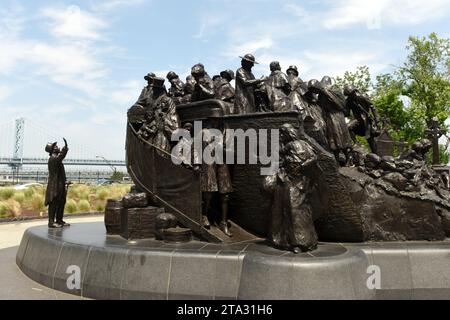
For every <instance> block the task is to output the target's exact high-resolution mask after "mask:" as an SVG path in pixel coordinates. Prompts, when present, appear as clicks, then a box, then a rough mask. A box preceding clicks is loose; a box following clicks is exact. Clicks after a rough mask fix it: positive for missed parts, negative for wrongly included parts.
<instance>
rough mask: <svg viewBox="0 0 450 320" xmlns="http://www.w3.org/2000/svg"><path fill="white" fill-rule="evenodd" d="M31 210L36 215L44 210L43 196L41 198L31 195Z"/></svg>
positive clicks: (38, 195) (37, 195)
mask: <svg viewBox="0 0 450 320" xmlns="http://www.w3.org/2000/svg"><path fill="white" fill-rule="evenodd" d="M31 209H33V210H34V211H36V213H38V212H41V211H42V210H44V209H45V205H44V196H42V195H40V194H35V195H33V197H32V199H31Z"/></svg>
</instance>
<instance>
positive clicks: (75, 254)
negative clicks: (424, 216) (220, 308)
mask: <svg viewBox="0 0 450 320" xmlns="http://www.w3.org/2000/svg"><path fill="white" fill-rule="evenodd" d="M16 260H17V265H18V266H19V268H20V269H21V270H22V271H23V272H24V273H25V274H26V275H27V276H28V277H30V278H31V279H33V280H35V281H37V282H39V283H41V284H43V285H45V286H47V287H51V288H54V289H56V290H59V291H63V292H67V293H72V294H75V295H80V296H83V297H88V298H94V299H233V300H234V299H257V300H258V299H274V300H275V299H450V241H444V242H433V243H431V242H403V243H370V244H345V245H343V244H331V243H326V244H325V243H323V244H321V245H320V246H319V248H318V249H317V250H316V251H313V252H311V253H302V254H299V255H294V254H293V253H290V252H285V251H279V250H276V249H273V248H271V247H268V246H266V245H265V244H264V242H262V241H247V242H242V243H235V244H231V245H217V244H208V243H204V242H199V241H192V242H190V243H185V244H179V245H177V244H171V243H164V242H161V241H157V240H140V241H127V240H125V239H122V238H120V237H118V236H107V235H106V231H105V227H104V225H103V223H101V222H99V223H82V224H75V225H72V226H71V227H69V228H65V229H63V230H55V229H53V230H49V229H47V227H44V226H42V227H34V228H30V229H28V230H27V231H26V233H25V235H24V237H23V239H22V242H21V245H20V249H19V251H18V253H17V258H16ZM372 265H375V266H378V267H379V271H380V274H379V276H380V277H379V279H380V282H379V283H380V286H381V287H380V289H378V290H376V289H375V290H373V289H370V288H369V287H368V285H367V283H368V279H369V277H370V276H371V275H372V273H368V268H369V267H370V266H372ZM70 266H78V267H79V270H80V271H81V274H80V283H81V285H80V288H79V289H76V288H75V289H72V290H71V289H69V288H68V285H67V280H68V278H69V277H70V276H71V273H67V271H68V268H69V267H70ZM69 271H70V269H69ZM369 271H371V269H370V268H369ZM69 280H73V277H72V278H69ZM69 282H71V281H69ZM72 283H74V282H73V281H72ZM369 283H370V284H376V283H377V282H376V281H369Z"/></svg>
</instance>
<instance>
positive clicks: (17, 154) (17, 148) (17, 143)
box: [13, 118, 25, 164]
mask: <svg viewBox="0 0 450 320" xmlns="http://www.w3.org/2000/svg"><path fill="white" fill-rule="evenodd" d="M24 137H25V118H19V119H16V129H15V137H14V151H13V160H15V161H20V164H22V158H23V140H24Z"/></svg>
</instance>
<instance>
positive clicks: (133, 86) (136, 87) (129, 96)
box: [110, 80, 143, 107]
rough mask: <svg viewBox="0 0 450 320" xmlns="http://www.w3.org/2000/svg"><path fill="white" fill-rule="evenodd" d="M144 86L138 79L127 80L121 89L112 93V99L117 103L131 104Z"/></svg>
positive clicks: (125, 105)
mask: <svg viewBox="0 0 450 320" xmlns="http://www.w3.org/2000/svg"><path fill="white" fill-rule="evenodd" d="M142 87H143V84H142V82H140V81H137V80H132V81H128V82H125V83H124V84H123V85H121V87H120V88H119V89H117V90H115V91H114V92H112V93H111V95H110V99H111V101H112V102H114V103H115V104H116V105H123V106H124V107H127V106H131V105H132V104H133V103H134V102H135V101H136V100H137V98H138V96H139V93H140V90H142Z"/></svg>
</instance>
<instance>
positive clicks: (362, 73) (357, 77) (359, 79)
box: [334, 65, 372, 93]
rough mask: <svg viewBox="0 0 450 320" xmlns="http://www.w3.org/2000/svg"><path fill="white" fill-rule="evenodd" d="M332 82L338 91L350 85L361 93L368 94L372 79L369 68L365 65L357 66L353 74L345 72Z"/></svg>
mask: <svg viewBox="0 0 450 320" xmlns="http://www.w3.org/2000/svg"><path fill="white" fill-rule="evenodd" d="M334 82H335V84H334V85H335V87H337V88H338V89H340V90H343V89H344V86H345V85H352V86H353V87H355V88H358V89H359V90H360V91H361V92H364V93H369V90H370V88H371V87H372V78H371V76H370V71H369V67H368V66H366V65H364V66H358V67H357V68H356V71H355V72H351V71H346V72H345V73H344V76H343V77H336V78H335V79H334Z"/></svg>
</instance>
